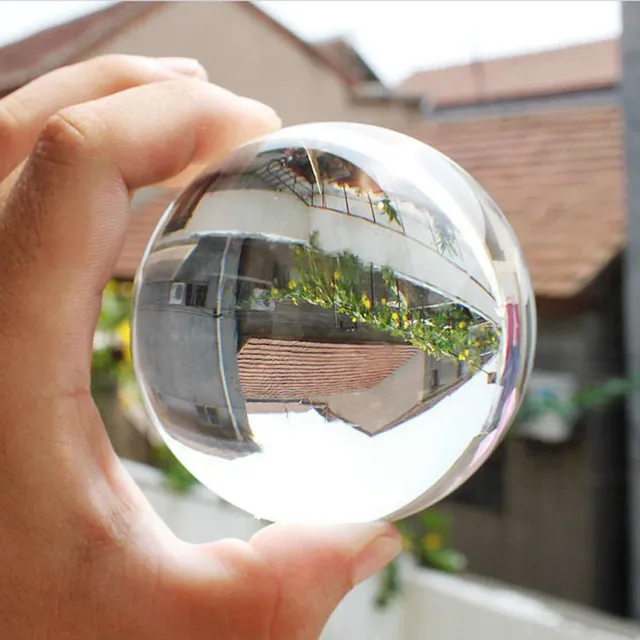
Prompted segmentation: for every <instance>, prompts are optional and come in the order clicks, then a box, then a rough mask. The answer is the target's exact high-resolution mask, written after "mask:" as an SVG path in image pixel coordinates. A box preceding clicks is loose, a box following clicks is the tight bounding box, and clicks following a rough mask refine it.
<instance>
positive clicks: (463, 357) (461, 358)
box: [458, 353, 466, 360]
mask: <svg viewBox="0 0 640 640" xmlns="http://www.w3.org/2000/svg"><path fill="white" fill-rule="evenodd" d="M458 360H466V357H465V355H464V353H461V354H460V355H459V356H458Z"/></svg>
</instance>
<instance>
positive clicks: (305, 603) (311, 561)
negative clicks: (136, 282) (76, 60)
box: [0, 56, 400, 640]
mask: <svg viewBox="0 0 640 640" xmlns="http://www.w3.org/2000/svg"><path fill="white" fill-rule="evenodd" d="M205 80H206V79H205V76H204V72H203V71H202V69H201V68H200V67H199V66H198V65H196V64H195V63H192V62H190V61H185V60H175V59H169V60H160V61H158V60H151V59H145V58H137V57H128V56H115V57H114V56H110V57H105V58H99V59H95V60H91V61H89V62H85V63H81V64H78V65H75V66H71V67H66V68H63V69H60V70H57V71H55V72H53V73H51V74H48V75H46V76H43V77H42V78H40V79H38V80H36V81H35V82H33V83H31V84H30V85H28V86H26V87H24V88H22V89H20V90H19V91H17V92H16V93H14V94H11V95H10V96H8V97H6V98H5V99H3V100H2V101H0V181H2V182H0V353H1V354H2V358H3V362H2V365H3V366H2V368H1V369H0V486H2V491H0V566H1V567H2V571H1V572H0V637H1V638H11V639H12V640H22V639H23V638H24V639H41V638H47V639H49V640H57V639H63V638H64V639H65V640H68V639H75V638H77V639H82V640H87V639H89V638H90V639H91V640H102V639H105V640H107V639H108V640H124V639H129V638H131V639H147V638H148V639H150V640H151V639H153V640H164V639H166V640H191V639H193V640H196V639H201V638H202V639H205V638H206V639H207V640H217V639H224V640H242V639H247V640H249V639H250V640H293V639H296V640H297V639H301V640H307V639H308V640H316V638H318V636H319V635H320V633H321V630H322V628H323V626H324V625H325V623H326V621H327V619H328V617H329V615H330V614H331V612H332V611H333V609H334V608H335V607H336V605H337V604H338V603H339V601H340V600H341V599H342V597H343V596H344V595H345V594H346V593H347V592H348V590H349V589H350V588H351V587H352V586H353V585H354V584H355V583H357V582H359V581H360V580H362V579H364V578H366V577H368V576H369V575H371V574H373V573H374V572H375V571H377V570H379V569H381V568H382V567H383V565H384V564H386V563H387V562H388V561H390V560H391V559H392V557H393V556H395V555H396V554H397V553H398V551H399V548H400V541H399V536H398V534H397V533H396V531H395V529H393V528H392V527H390V526H388V525H383V524H372V525H357V526H355V525H354V526H343V527H315V528H314V527H302V526H273V527H269V528H266V529H264V530H263V531H261V532H260V533H258V534H257V535H256V536H255V537H254V538H253V539H252V540H251V541H250V542H248V543H245V542H239V541H233V540H225V541H220V542H215V543H212V544H207V545H189V544H186V543H183V542H181V541H179V540H177V539H176V538H175V537H174V536H173V535H172V534H171V533H170V531H169V530H168V529H167V527H166V526H165V525H164V523H162V522H161V521H160V520H159V518H158V517H157V516H156V515H155V513H154V512H153V510H152V509H151V507H150V505H149V504H148V503H147V502H146V500H145V499H144V497H143V496H142V495H141V493H140V492H139V491H138V489H137V487H136V486H135V484H134V483H133V481H132V480H131V478H130V477H129V476H128V475H127V473H126V472H125V471H124V469H123V467H122V466H121V465H120V463H119V460H118V458H117V457H116V456H115V454H114V452H113V450H112V448H111V446H110V443H109V441H108V438H107V435H106V432H105V429H104V425H103V424H102V422H101V419H100V416H99V414H98V412H97V410H96V407H95V406H94V404H93V401H92V399H91V394H90V368H91V357H92V340H93V333H94V330H95V325H96V322H97V318H98V315H99V312H100V306H101V295H102V291H103V288H104V286H105V284H106V283H107V281H108V280H109V278H110V275H111V273H112V270H113V268H114V265H115V263H116V260H117V258H118V253H119V249H120V246H121V244H122V240H123V235H124V233H125V229H126V225H127V212H128V203H129V197H130V195H131V193H132V192H133V191H134V190H135V189H137V188H139V187H143V186H145V185H151V184H155V183H158V182H161V181H165V180H168V179H171V178H173V177H175V176H177V175H179V174H182V173H183V172H184V171H188V170H189V167H193V166H194V165H200V164H205V163H208V162H210V161H212V160H213V159H215V158H218V157H221V156H223V155H224V154H225V153H227V152H228V151H229V150H230V149H231V148H233V147H235V146H236V145H237V144H239V143H241V142H243V141H245V140H246V139H248V138H250V137H253V136H256V135H259V134H262V133H266V132H268V131H270V130H273V129H275V128H278V127H279V126H280V122H279V120H278V118H277V116H276V115H275V114H274V113H273V111H272V110H271V109H269V108H268V107H265V106H264V105H261V104H258V103H256V102H253V101H251V100H248V99H246V98H240V97H238V96H236V95H234V94H231V93H229V92H227V91H225V90H223V89H220V88H218V87H215V86H213V85H211V84H208V83H207V82H206V81H205Z"/></svg>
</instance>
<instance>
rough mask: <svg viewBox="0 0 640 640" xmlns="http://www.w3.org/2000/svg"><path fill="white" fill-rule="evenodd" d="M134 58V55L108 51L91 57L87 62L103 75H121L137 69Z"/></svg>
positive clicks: (129, 73) (126, 74)
mask: <svg viewBox="0 0 640 640" xmlns="http://www.w3.org/2000/svg"><path fill="white" fill-rule="evenodd" d="M136 60H137V58H136V57H135V56H128V55H125V54H119V53H110V54H106V55H103V56H98V57H97V58H93V59H92V60H90V61H89V63H90V64H91V65H92V66H93V67H95V72H96V73H98V74H101V75H102V76H103V77H122V76H130V75H133V73H134V72H135V70H136V69H137V65H136Z"/></svg>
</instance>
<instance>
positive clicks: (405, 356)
mask: <svg viewBox="0 0 640 640" xmlns="http://www.w3.org/2000/svg"><path fill="white" fill-rule="evenodd" d="M416 353H418V350H417V349H416V348H414V347H411V346H405V345H394V344H384V343H370V344H335V343H325V342H307V341H298V340H295V341H293V340H273V339H270V338H250V339H249V340H247V342H246V343H245V345H244V346H243V347H242V349H241V350H240V353H239V354H238V367H239V373H240V384H241V385H242V393H243V395H244V396H245V397H246V398H247V399H248V400H294V399H296V400H298V399H300V400H312V399H319V398H322V397H324V396H328V395H340V394H347V393H356V392H361V391H367V390H369V389H372V388H373V387H375V386H376V385H378V384H379V383H380V382H382V381H383V380H384V379H385V378H387V377H388V376H389V375H391V374H392V373H393V372H394V371H395V370H396V369H397V368H398V367H400V366H401V365H402V364H404V363H405V362H407V360H409V359H410V358H411V357H412V356H414V355H415V354H416Z"/></svg>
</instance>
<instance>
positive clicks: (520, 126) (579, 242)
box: [412, 107, 626, 298]
mask: <svg viewBox="0 0 640 640" xmlns="http://www.w3.org/2000/svg"><path fill="white" fill-rule="evenodd" d="M622 127H623V123H622V117H621V113H620V111H619V109H618V108H617V107H600V108H587V107H583V108H572V109H564V110H558V111H547V110H544V111H540V112H538V113H529V114H526V115H511V116H503V117H493V118H490V117H485V118H482V119H475V120H466V121H456V122H444V121H442V122H431V123H425V124H424V125H421V127H420V129H419V130H416V131H413V132H412V134H413V135H415V136H416V137H418V138H420V139H421V140H423V141H425V142H427V143H428V144H430V145H432V146H434V147H436V148H437V149H439V150H440V151H442V152H443V153H445V154H446V155H448V156H450V157H451V158H452V159H453V160H455V161H457V162H458V164H460V165H461V166H462V167H463V168H464V169H466V170H467V171H468V172H469V173H470V174H471V175H472V176H473V177H474V178H476V179H477V180H478V182H480V184H482V186H483V187H484V188H485V189H486V190H487V191H488V192H489V194H491V196H492V197H493V198H494V200H495V201H496V202H497V204H498V205H499V206H500V208H501V209H502V210H503V212H504V213H505V215H506V217H507V219H508V220H509V222H510V223H511V225H512V226H513V227H514V230H515V233H516V235H517V237H518V239H519V240H520V243H521V245H522V248H523V250H524V254H525V258H526V260H527V262H528V263H529V267H530V270H531V275H532V278H533V285H534V289H535V291H536V293H537V295H538V296H543V297H549V298H570V297H573V296H575V295H577V294H579V293H580V292H581V291H582V290H583V289H584V288H585V287H586V286H587V285H588V284H589V283H590V282H591V281H592V280H593V279H594V278H595V277H596V276H597V275H598V274H599V273H600V272H601V271H602V270H603V268H604V267H606V266H607V265H608V264H609V263H610V262H611V261H612V260H613V258H614V257H615V256H616V255H617V254H618V253H619V252H620V250H621V249H622V248H623V246H624V244H625V238H626V228H625V219H626V214H625V196H624V183H623V181H624V175H625V172H624V158H623V139H622V133H623V132H622Z"/></svg>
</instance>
